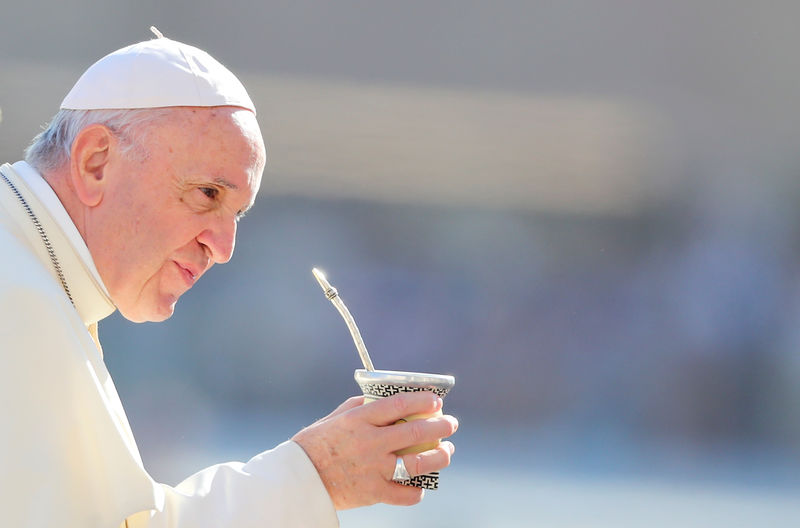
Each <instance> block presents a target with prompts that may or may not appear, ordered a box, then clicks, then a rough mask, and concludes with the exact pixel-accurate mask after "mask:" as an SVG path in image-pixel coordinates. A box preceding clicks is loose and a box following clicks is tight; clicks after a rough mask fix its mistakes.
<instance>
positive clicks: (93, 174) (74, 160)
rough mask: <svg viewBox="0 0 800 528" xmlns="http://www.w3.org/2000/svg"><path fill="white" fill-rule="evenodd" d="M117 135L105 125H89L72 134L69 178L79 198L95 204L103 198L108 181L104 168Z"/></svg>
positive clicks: (86, 202) (85, 203)
mask: <svg viewBox="0 0 800 528" xmlns="http://www.w3.org/2000/svg"><path fill="white" fill-rule="evenodd" d="M116 144H117V143H116V138H115V137H114V134H113V133H112V132H111V130H109V129H108V128H107V127H105V126H103V125H99V124H94V125H89V126H87V127H86V128H84V129H83V130H81V131H80V132H78V135H77V136H76V137H75V141H73V142H72V149H71V151H70V152H71V156H70V180H71V182H72V186H73V187H74V189H75V194H77V196H78V199H80V201H81V202H82V203H83V204H84V205H86V206H88V207H94V206H96V205H98V204H99V203H100V202H101V201H102V200H103V193H104V192H105V188H106V186H107V184H108V177H107V174H106V169H107V166H108V162H109V160H110V158H111V156H110V154H111V150H112V148H114V147H116Z"/></svg>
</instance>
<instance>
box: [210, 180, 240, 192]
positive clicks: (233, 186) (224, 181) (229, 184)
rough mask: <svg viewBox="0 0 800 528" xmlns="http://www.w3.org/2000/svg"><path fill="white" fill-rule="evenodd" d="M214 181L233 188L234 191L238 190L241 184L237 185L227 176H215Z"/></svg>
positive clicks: (227, 187)
mask: <svg viewBox="0 0 800 528" xmlns="http://www.w3.org/2000/svg"><path fill="white" fill-rule="evenodd" d="M214 183H216V184H217V185H220V186H222V187H225V188H226V189H231V190H232V191H238V190H239V186H238V185H236V184H235V183H231V182H229V181H228V180H226V179H225V178H214Z"/></svg>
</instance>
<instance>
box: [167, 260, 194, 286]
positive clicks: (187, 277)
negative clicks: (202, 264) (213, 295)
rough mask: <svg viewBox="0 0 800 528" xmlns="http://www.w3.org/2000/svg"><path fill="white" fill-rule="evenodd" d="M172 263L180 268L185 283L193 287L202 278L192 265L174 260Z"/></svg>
mask: <svg viewBox="0 0 800 528" xmlns="http://www.w3.org/2000/svg"><path fill="white" fill-rule="evenodd" d="M172 262H174V263H175V265H176V266H177V267H178V270H179V271H180V274H181V277H182V278H183V280H184V282H186V284H187V285H188V286H189V287H191V286H193V285H194V283H195V282H197V279H198V278H199V277H200V272H199V271H198V270H197V269H196V268H195V267H194V266H192V265H191V264H187V263H181V262H178V261H177V260H173V261H172Z"/></svg>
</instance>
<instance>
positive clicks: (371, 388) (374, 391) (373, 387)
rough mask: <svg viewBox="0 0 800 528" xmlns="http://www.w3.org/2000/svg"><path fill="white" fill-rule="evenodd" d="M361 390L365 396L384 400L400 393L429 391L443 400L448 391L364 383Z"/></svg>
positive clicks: (435, 388)
mask: <svg viewBox="0 0 800 528" xmlns="http://www.w3.org/2000/svg"><path fill="white" fill-rule="evenodd" d="M361 390H362V391H364V394H365V395H367V396H373V397H375V398H386V397H387V396H394V395H395V394H398V393H400V392H421V391H430V392H432V393H434V394H436V395H437V396H439V397H440V398H444V396H445V394H447V392H448V391H449V389H446V388H441V387H409V386H407V385H389V384H386V383H365V384H364V385H362V386H361Z"/></svg>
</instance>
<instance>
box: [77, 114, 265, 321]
mask: <svg viewBox="0 0 800 528" xmlns="http://www.w3.org/2000/svg"><path fill="white" fill-rule="evenodd" d="M170 113H171V114H174V116H173V115H171V116H170V117H169V118H167V119H165V120H163V121H158V122H157V123H156V124H154V125H151V128H150V129H149V132H148V133H147V134H145V137H144V140H143V142H142V146H143V148H144V150H145V151H146V153H147V155H146V156H144V157H143V159H141V158H142V157H141V156H136V155H130V154H128V155H125V154H123V153H121V152H119V150H118V149H117V150H116V151H114V152H112V154H111V157H110V161H109V163H108V166H107V168H106V173H105V175H104V177H108V178H109V180H108V184H107V187H106V191H105V193H104V194H103V199H102V202H101V204H100V207H97V208H95V212H93V213H92V216H91V217H90V218H88V220H90V221H88V222H87V224H86V231H87V232H86V239H87V244H88V245H89V249H90V250H91V252H92V256H93V257H94V260H95V263H96V265H97V268H98V271H99V272H100V275H101V277H102V279H103V282H104V283H105V285H106V287H107V288H108V291H109V293H110V295H111V298H112V300H113V301H114V304H116V306H117V308H118V309H119V310H120V312H121V313H122V315H123V316H125V317H126V318H127V319H130V320H131V321H137V322H140V321H162V320H164V319H167V318H168V317H170V316H171V315H172V313H173V311H174V309H175V303H176V302H177V300H178V298H179V297H180V296H181V295H182V294H183V293H184V292H186V291H187V290H188V289H189V288H191V287H192V285H193V284H194V283H195V282H196V281H197V279H199V278H200V276H201V275H202V274H203V273H205V272H206V271H207V270H208V269H209V268H210V267H211V266H212V265H213V264H214V263H224V262H227V261H228V260H230V258H231V255H232V254H233V247H234V242H235V239H236V223H237V221H238V219H239V217H240V216H241V215H242V214H243V213H244V211H245V210H246V209H248V208H249V207H250V206H251V205H252V204H253V201H254V200H255V197H256V193H257V192H258V188H259V186H260V184H261V173H262V171H263V168H264V163H265V152H264V144H263V141H262V139H261V133H260V131H259V129H258V124H257V122H256V119H255V116H254V115H253V114H252V113H251V112H249V111H247V110H242V109H238V108H233V107H215V108H177V109H174V112H170Z"/></svg>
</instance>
